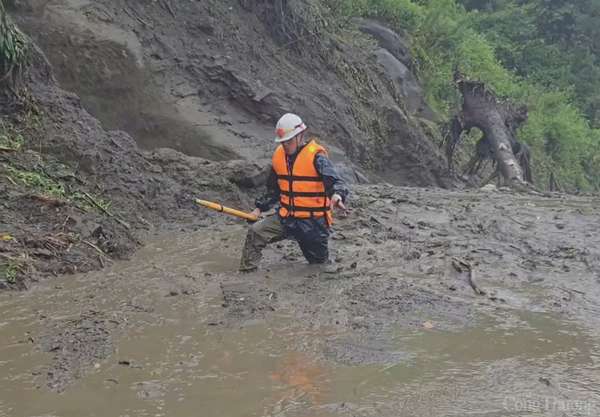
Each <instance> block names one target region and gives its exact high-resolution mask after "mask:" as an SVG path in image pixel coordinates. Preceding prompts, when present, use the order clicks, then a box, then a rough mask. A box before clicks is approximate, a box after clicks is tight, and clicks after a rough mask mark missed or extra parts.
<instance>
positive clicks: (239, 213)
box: [196, 199, 258, 222]
mask: <svg viewBox="0 0 600 417" xmlns="http://www.w3.org/2000/svg"><path fill="white" fill-rule="evenodd" d="M196 203H198V204H200V205H201V206H204V207H208V208H209V209H213V210H216V211H220V212H222V213H227V214H231V215H232V216H236V217H240V218H242V219H246V220H249V221H251V222H255V221H257V220H258V217H256V216H254V215H252V214H250V213H246V212H245V211H240V210H236V209H232V208H230V207H225V206H223V205H221V204H218V203H213V202H212V201H206V200H198V199H196Z"/></svg>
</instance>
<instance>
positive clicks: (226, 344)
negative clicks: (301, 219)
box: [0, 228, 600, 417]
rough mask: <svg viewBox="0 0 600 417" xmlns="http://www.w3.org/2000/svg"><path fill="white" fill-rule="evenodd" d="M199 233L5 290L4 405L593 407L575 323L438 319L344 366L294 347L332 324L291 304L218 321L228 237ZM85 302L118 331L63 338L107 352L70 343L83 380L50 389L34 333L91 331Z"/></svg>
mask: <svg viewBox="0 0 600 417" xmlns="http://www.w3.org/2000/svg"><path fill="white" fill-rule="evenodd" d="M240 233H241V230H240V229H239V228H232V230H231V233H227V234H226V235H225V237H226V239H229V240H231V241H239V234H240ZM204 240H205V239H204V238H203V237H202V235H201V234H187V235H185V236H176V237H173V236H171V237H166V238H163V239H160V241H156V242H154V243H153V244H150V245H148V246H147V247H146V248H144V249H143V250H142V251H140V252H139V253H138V254H137V255H136V256H135V258H134V259H133V260H132V261H130V262H124V263H120V264H115V265H113V266H112V267H110V268H109V269H107V270H106V271H103V272H96V273H91V274H87V275H79V276H75V277H61V278H59V279H57V280H54V281H53V282H52V283H51V284H43V285H40V286H39V287H38V288H35V289H34V290H32V291H30V292H28V293H10V294H8V293H7V294H2V295H0V317H1V319H0V332H1V345H0V358H1V359H0V393H1V394H0V416H2V417H4V416H6V417H8V416H10V417H12V416H45V417H51V416H61V417H80V416H83V415H86V416H98V417H100V416H107V417H108V416H111V417H112V416H131V417H133V416H154V417H158V416H169V417H170V416H177V417H186V416H219V417H221V416H223V417H225V416H226V417H249V416H257V417H260V416H298V417H300V416H302V417H327V416H403V415H406V416H421V415H422V416H438V415H440V416H441V415H456V416H464V415H467V414H469V415H486V416H506V415H515V416H525V415H548V416H553V415H557V416H559V415H560V416H562V415H567V416H577V415H594V416H595V415H598V410H599V407H600V390H599V389H598V388H597V387H598V386H600V343H599V341H598V339H594V338H593V337H592V336H590V335H588V333H587V332H586V331H585V330H584V329H582V328H579V327H578V326H577V325H575V324H573V323H571V322H566V321H561V320H560V319H559V318H557V317H553V316H551V315H546V314H540V313H530V312H518V313H514V312H509V311H508V310H499V311H498V312H496V313H494V316H493V317H491V316H483V315H482V317H481V318H480V319H479V320H478V321H477V322H476V323H473V325H472V327H467V328H464V329H458V330H456V331H444V330H439V329H437V328H436V323H435V321H434V322H429V323H427V325H426V326H425V327H424V328H423V329H422V330H418V331H415V330H414V329H413V330H408V329H397V331H396V332H395V333H394V334H393V335H391V336H390V337H391V338H392V340H393V346H394V349H396V350H397V351H398V352H402V353H403V354H404V355H403V356H402V357H403V358H404V359H402V360H401V361H399V362H397V363H387V364H383V365H373V364H370V365H367V364H365V365H355V366H350V365H342V364H339V363H335V362H333V361H328V360H324V359H323V355H320V354H319V352H318V351H315V349H310V348H306V349H304V348H303V347H304V346H312V347H314V346H320V345H321V344H322V343H323V342H324V341H325V340H326V339H327V338H328V337H330V336H331V333H325V332H324V331H323V330H318V329H317V330H315V329H311V328H307V327H306V325H305V324H304V323H302V322H299V321H296V320H295V319H294V314H293V313H294V312H293V311H283V312H277V313H273V314H271V315H268V316H266V318H265V319H264V320H257V321H255V322H254V323H251V324H246V325H233V326H220V325H215V323H212V322H211V319H210V317H212V313H213V312H215V311H220V310H221V309H222V308H223V307H222V306H221V305H220V303H221V298H220V292H219V283H218V279H217V278H218V277H223V276H226V275H227V274H230V275H231V274H233V273H234V272H233V271H234V269H235V266H236V265H237V257H236V256H235V252H236V250H237V247H236V246H235V245H233V244H232V246H231V248H229V247H227V246H225V244H224V246H223V247H222V248H221V249H219V250H214V249H211V246H210V244H209V243H210V242H209V243H200V242H204ZM173 294H179V295H181V294H188V295H187V296H185V297H182V296H171V295H173ZM82 310H83V311H85V313H86V314H87V315H84V317H90V314H91V315H92V317H95V318H92V319H86V320H88V321H89V322H90V323H96V322H101V323H102V324H103V326H106V328H107V329H109V330H110V329H113V327H110V326H111V325H114V329H113V330H111V331H114V333H110V337H108V336H107V337H105V338H103V337H102V335H103V334H104V333H102V332H101V333H99V335H100V336H98V335H97V334H95V333H93V334H91V336H89V334H88V333H86V332H83V333H81V332H79V333H78V332H63V333H60V334H63V335H64V337H66V338H77V337H81V338H82V339H81V341H82V343H81V344H80V345H77V346H78V348H79V349H81V350H85V349H88V348H89V346H90V345H94V344H101V343H105V344H106V346H105V347H106V348H107V349H110V351H111V352H113V353H112V355H110V356H103V355H102V354H101V353H102V352H104V351H101V352H100V353H98V352H97V351H92V352H91V353H89V354H86V355H79V356H78V354H72V355H71V356H69V355H70V354H68V352H67V353H66V354H65V355H64V357H65V360H64V362H60V363H59V365H61V366H64V367H66V368H69V367H73V368H77V366H80V365H81V366H80V368H81V369H79V370H77V369H78V368H77V369H75V370H73V371H72V372H75V374H76V375H75V376H76V377H78V376H80V378H78V379H76V380H75V381H74V382H73V383H71V384H67V385H65V387H64V392H62V393H57V392H55V391H53V390H50V389H49V388H48V387H47V385H46V380H47V372H48V370H49V369H52V370H53V372H55V373H56V372H59V371H60V367H56V366H55V365H56V362H55V361H56V359H53V355H55V354H57V351H56V350H53V346H50V349H42V348H41V347H40V343H38V340H37V339H38V338H40V337H42V335H43V334H44V331H45V330H48V329H46V327H48V328H50V329H51V328H52V326H55V325H57V323H58V324H60V325H61V326H63V325H64V323H73V322H74V321H75V320H76V319H77V320H80V321H78V322H77V323H79V324H78V326H79V328H83V329H86V328H87V327H85V326H86V324H85V323H88V321H85V320H84V321H81V317H82ZM94 312H96V313H94ZM94 314H95V315H94ZM94 320H95V321H94ZM81 323H83V324H81ZM111 323H112V324H111ZM58 329H59V330H61V329H63V330H64V328H63V327H58ZM54 343H58V342H56V341H54ZM41 345H42V346H43V343H42V344H41ZM64 346H65V345H61V344H60V343H58V344H57V345H56V349H59V350H60V349H65V347H64ZM42 350H50V352H42ZM58 353H60V352H58ZM79 353H81V352H79ZM59 356H60V355H59ZM406 358H408V359H406ZM53 361H54V362H53ZM51 364H54V365H53V366H54V367H50V365H51ZM64 372H65V374H64V375H66V376H70V375H71V374H69V372H71V370H69V369H67V370H64ZM78 372H80V375H77V373H78Z"/></svg>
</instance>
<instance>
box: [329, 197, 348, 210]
mask: <svg viewBox="0 0 600 417" xmlns="http://www.w3.org/2000/svg"><path fill="white" fill-rule="evenodd" d="M330 208H331V210H333V209H334V208H339V209H341V210H343V211H346V206H345V205H344V203H343V202H342V196H340V195H339V194H334V195H333V196H331V205H330Z"/></svg>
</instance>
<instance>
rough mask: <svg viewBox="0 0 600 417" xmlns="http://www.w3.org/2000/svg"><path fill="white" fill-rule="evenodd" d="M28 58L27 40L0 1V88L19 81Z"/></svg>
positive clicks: (0, 0)
mask: <svg viewBox="0 0 600 417" xmlns="http://www.w3.org/2000/svg"><path fill="white" fill-rule="evenodd" d="M27 58H28V43H27V38H26V37H25V35H24V34H23V32H21V31H20V30H19V29H18V28H17V27H16V26H15V25H14V24H13V23H12V22H11V20H10V19H9V17H8V15H7V14H6V10H5V8H4V2H3V0H0V86H2V85H8V86H12V85H14V84H15V83H16V82H17V81H18V79H19V78H20V76H21V74H22V71H23V68H24V67H25V64H26V63H27Z"/></svg>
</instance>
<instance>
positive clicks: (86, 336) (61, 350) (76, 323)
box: [39, 310, 118, 392]
mask: <svg viewBox="0 0 600 417" xmlns="http://www.w3.org/2000/svg"><path fill="white" fill-rule="evenodd" d="M117 326H118V324H115V321H114V320H113V319H110V320H109V319H107V318H105V317H104V315H103V313H100V312H97V311H93V310H88V311H86V312H84V313H82V314H81V315H80V316H79V317H78V318H76V319H71V320H65V321H62V322H59V323H58V324H57V325H55V326H51V327H49V328H48V329H46V332H45V333H44V334H42V335H41V336H40V338H39V339H40V344H41V347H42V349H43V350H44V351H45V352H49V353H52V354H53V359H52V363H51V365H50V367H49V369H48V371H47V381H46V384H47V386H48V388H50V389H51V390H53V391H57V392H62V391H63V390H64V389H65V388H66V387H67V385H69V384H70V383H71V382H72V380H73V379H77V378H79V377H81V376H82V374H83V373H84V372H85V370H86V369H87V368H88V367H92V366H95V365H96V364H97V363H98V362H97V361H98V360H102V359H105V358H107V357H109V356H110V355H111V354H112V353H113V350H114V348H113V342H112V333H113V331H114V330H115V328H116V327H117Z"/></svg>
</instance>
